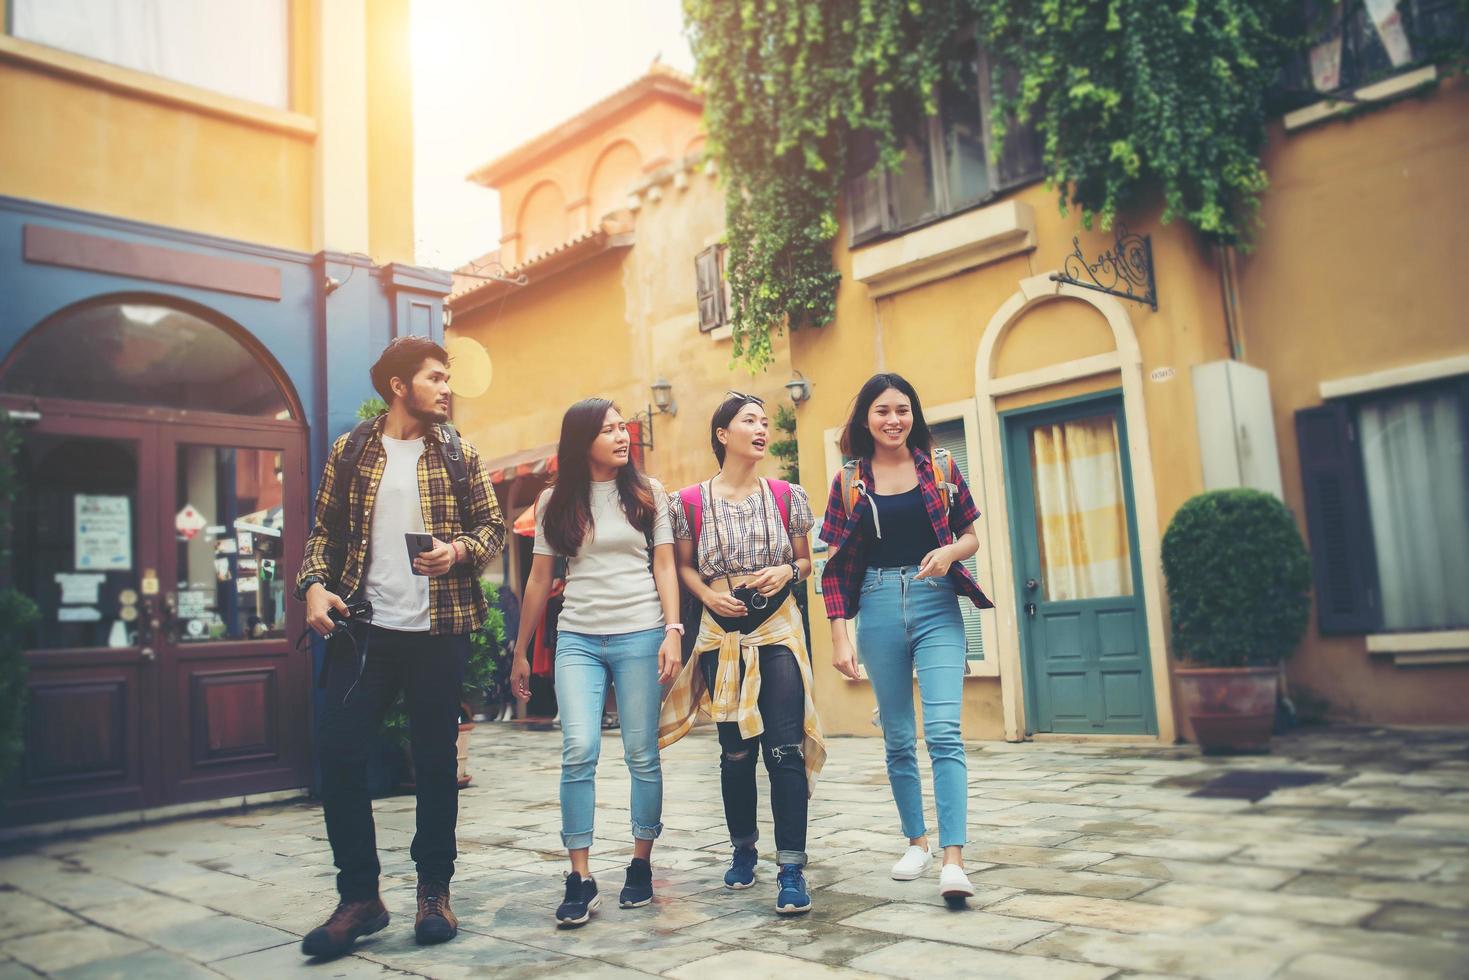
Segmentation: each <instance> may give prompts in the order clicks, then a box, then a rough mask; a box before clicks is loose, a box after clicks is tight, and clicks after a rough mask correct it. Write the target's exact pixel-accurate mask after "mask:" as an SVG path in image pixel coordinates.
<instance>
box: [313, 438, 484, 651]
mask: <svg viewBox="0 0 1469 980" xmlns="http://www.w3.org/2000/svg"><path fill="white" fill-rule="evenodd" d="M385 418H386V416H379V418H378V420H377V424H376V425H374V426H373V429H372V434H371V435H370V436H369V437H368V440H367V443H366V444H365V445H364V446H363V447H362V455H361V457H360V458H359V459H358V460H357V472H356V474H355V478H354V479H353V480H352V483H351V486H350V487H348V488H347V499H346V500H343V499H342V498H341V495H340V494H339V493H338V488H337V462H338V460H339V459H340V458H341V455H342V447H343V446H345V445H346V444H347V435H345V434H344V435H342V436H341V437H340V438H338V439H337V441H336V443H335V444H333V446H332V451H331V453H329V454H328V456H327V460H326V469H325V470H323V471H322V474H321V486H320V487H318V488H317V491H316V523H315V524H314V525H312V528H311V536H310V537H309V538H307V539H306V557H305V559H304V560H303V561H302V562H301V571H300V572H298V573H297V575H296V597H297V598H298V599H299V598H302V597H303V596H304V594H305V592H306V587H307V586H306V581H307V580H308V579H311V578H317V579H321V580H322V581H323V583H324V584H325V585H326V587H327V588H328V589H331V590H332V591H333V592H335V593H337V594H338V595H340V596H342V597H343V598H347V597H349V596H351V595H352V594H354V593H355V592H357V591H358V589H359V588H360V587H361V585H362V580H363V576H364V574H365V571H366V565H367V550H368V542H369V541H371V540H372V508H373V504H374V503H375V502H376V501H377V489H378V486H379V485H380V484H381V483H382V479H383V470H384V469H386V467H387V461H388V457H387V454H386V453H385V452H384V451H383V441H382V431H383V421H384V419H385ZM437 431H438V430H437V429H435V428H430V429H429V431H428V433H427V434H426V435H425V436H424V452H423V455H422V456H420V457H419V460H418V499H419V502H420V505H421V506H422V508H423V526H424V530H426V531H427V532H428V533H429V534H432V535H433V536H434V537H436V538H438V539H439V540H440V541H458V542H460V543H462V544H463V545H464V548H465V551H466V552H467V553H468V556H469V557H468V561H466V562H464V563H463V564H459V565H455V566H454V567H453V568H451V569H450V570H449V572H448V573H447V574H444V575H440V576H437V577H436V578H431V579H429V583H428V608H429V632H430V633H433V634H436V635H455V634H461V633H472V632H474V631H475V630H476V629H478V628H479V627H480V626H481V625H482V624H483V623H484V621H485V616H486V614H487V613H488V606H487V604H486V602H485V597H484V592H483V591H482V590H481V589H480V585H479V573H480V570H481V569H483V568H484V567H485V566H486V565H488V564H489V562H490V559H491V558H494V557H495V556H496V555H498V554H499V553H500V549H501V548H502V547H504V545H505V520H504V518H503V517H501V515H500V504H499V501H498V500H496V499H495V491H494V489H493V488H492V487H491V486H490V481H489V479H488V477H486V476H485V471H484V467H483V466H481V465H480V458H479V453H478V452H476V451H475V449H474V447H473V446H471V445H469V444H468V443H467V442H461V443H460V445H461V448H462V450H463V452H464V462H465V465H466V466H468V467H469V501H468V503H469V511H470V513H469V515H468V516H467V517H465V518H461V515H460V514H459V505H458V503H457V502H456V501H455V499H454V486H453V484H452V483H451V482H450V480H449V471H448V469H447V468H446V467H445V466H444V460H443V457H442V456H441V455H440V454H439V448H438V438H437Z"/></svg>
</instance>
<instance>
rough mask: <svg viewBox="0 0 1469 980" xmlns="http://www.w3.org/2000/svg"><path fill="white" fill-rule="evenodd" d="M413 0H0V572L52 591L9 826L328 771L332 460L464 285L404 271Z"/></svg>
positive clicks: (286, 784) (33, 670)
mask: <svg viewBox="0 0 1469 980" xmlns="http://www.w3.org/2000/svg"><path fill="white" fill-rule="evenodd" d="M408 8H409V4H408V2H407V0H381V2H379V0H374V2H372V3H366V2H363V0H263V2H260V3H251V4H240V5H235V7H234V8H233V9H232V10H231V11H230V12H228V13H227V14H222V13H219V11H218V10H216V8H210V9H211V10H215V13H216V14H219V15H218V16H215V15H213V14H211V15H209V16H204V15H203V14H202V13H201V8H199V7H198V6H197V5H191V4H188V3H163V4H160V5H158V11H157V13H158V16H157V17H153V18H149V19H146V20H145V19H142V18H138V17H134V16H133V15H131V14H129V13H127V12H126V11H124V9H123V7H121V6H116V5H114V6H113V7H110V8H108V11H115V13H107V14H105V15H99V14H98V13H97V11H96V9H95V5H91V4H85V3H81V2H68V0H60V2H50V0H47V2H41V0H5V2H4V3H3V4H0V13H3V14H4V17H3V23H4V24H5V25H6V33H4V34H0V143H3V145H4V146H5V147H6V151H5V153H4V154H0V195H3V196H0V292H3V294H4V295H5V296H6V303H5V304H4V310H3V312H0V407H3V409H4V410H5V411H6V413H7V416H8V418H9V420H10V422H11V424H12V425H15V426H18V427H19V429H20V432H21V437H22V442H21V448H20V451H19V453H18V454H17V455H16V457H15V459H14V462H15V465H16V466H17V468H18V471H19V474H18V475H19V477H20V481H21V486H20V490H19V494H18V497H17V499H16V501H15V507H14V517H15V530H14V534H13V541H12V549H13V550H12V554H11V556H10V558H9V561H8V563H7V567H5V568H4V569H3V574H4V577H5V581H4V582H3V583H0V584H7V585H11V586H13V587H15V588H18V589H19V590H21V591H22V592H24V593H26V594H27V595H30V596H31V597H32V598H34V599H35V600H36V601H37V603H38V604H39V606H40V608H41V612H42V621H41V623H40V624H39V625H38V626H37V627H36V628H35V629H34V630H33V631H32V632H31V635H30V636H29V637H28V638H27V640H26V646H27V653H26V658H27V661H28V667H29V682H28V683H29V697H28V704H27V708H26V712H27V713H26V718H27V722H26V751H25V757H24V760H23V762H22V763H21V766H20V769H19V771H18V772H17V773H15V774H14V775H13V776H12V777H11V779H10V781H9V783H8V785H7V786H6V787H5V789H4V792H3V793H0V823H4V824H12V825H13V824H28V823H35V822H39V821H54V820H58V819H61V818H66V819H68V820H71V819H76V818H87V817H92V816H94V815H108V814H113V815H115V814H118V813H125V814H133V815H136V814H137V813H138V812H146V813H154V814H158V813H169V812H177V811H178V810H179V808H187V807H190V806H195V805H198V804H199V803H200V801H211V800H218V799H221V798H231V799H235V800H238V799H239V798H241V797H256V796H258V795H259V794H269V793H279V792H299V791H300V790H301V789H302V788H303V787H307V786H309V785H310V783H311V748H310V747H311V728H310V717H311V691H312V681H313V677H314V670H313V667H314V664H313V662H312V654H311V652H310V651H309V649H306V648H298V645H297V639H298V637H299V636H300V634H301V633H302V630H303V628H304V617H303V613H302V610H301V607H300V605H299V604H298V603H295V602H293V601H290V600H289V599H288V593H289V587H288V583H290V582H291V581H292V580H293V579H294V576H295V569H296V564H297V562H299V560H300V557H301V552H302V547H303V543H304V540H305V535H306V533H307V524H308V521H309V519H310V501H311V494H312V489H313V483H314V481H315V479H316V478H317V475H318V474H319V472H320V467H321V464H322V462H323V460H324V456H325V452H326V449H327V447H328V446H329V444H330V440H331V439H332V438H333V437H334V436H335V435H336V434H338V433H340V432H342V431H344V430H345V429H346V428H348V427H349V425H350V424H351V422H352V420H353V418H354V415H355V412H356V409H357V407H358V405H360V404H361V402H362V401H363V399H364V398H366V397H368V396H370V395H371V394H372V391H371V387H370V385H369V382H368V379H367V368H368V366H369V365H370V364H371V362H372V360H373V358H374V356H375V352H376V351H378V350H379V349H381V347H382V346H383V345H384V344H386V343H387V341H388V340H390V339H391V338H392V337H394V336H396V335H398V334H404V333H416V334H426V335H430V336H437V337H440V338H442V336H443V313H442V307H443V297H444V295H445V294H447V292H448V291H449V288H450V278H449V276H448V275H447V274H446V273H440V272H435V271H431V270H424V269H419V268H417V267H415V266H414V265H412V255H413V222H412V208H411V200H412V188H411V181H412V119H411V112H410V106H411V85H410V73H409V66H408V48H407V39H408V32H409V25H408ZM98 16H102V17H103V19H104V20H105V19H106V17H108V16H112V17H115V18H116V20H115V22H113V21H107V22H105V23H98V22H97V17H98Z"/></svg>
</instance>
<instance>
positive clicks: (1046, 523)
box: [1030, 415, 1132, 602]
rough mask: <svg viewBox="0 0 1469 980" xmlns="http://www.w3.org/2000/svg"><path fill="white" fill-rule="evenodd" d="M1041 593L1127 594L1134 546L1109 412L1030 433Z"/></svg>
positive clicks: (1055, 596)
mask: <svg viewBox="0 0 1469 980" xmlns="http://www.w3.org/2000/svg"><path fill="white" fill-rule="evenodd" d="M1030 464H1031V478H1032V480H1033V481H1034V483H1035V523H1036V536H1037V538H1038V539H1039V541H1040V551H1041V577H1042V579H1043V580H1044V582H1045V598H1046V599H1048V600H1050V601H1052V602H1057V601H1066V600H1071V599H1099V598H1104V597H1107V596H1124V595H1132V549H1131V547H1130V544H1129V541H1128V536H1127V503H1126V496H1125V494H1124V493H1123V485H1122V454H1121V451H1120V446H1119V445H1118V440H1117V422H1116V420H1115V419H1114V418H1113V417H1112V416H1111V415H1099V416H1095V417H1093V418H1086V419H1076V420H1074V421H1070V422H1058V423H1056V424H1053V425H1038V426H1036V427H1035V428H1034V429H1032V430H1031V432H1030Z"/></svg>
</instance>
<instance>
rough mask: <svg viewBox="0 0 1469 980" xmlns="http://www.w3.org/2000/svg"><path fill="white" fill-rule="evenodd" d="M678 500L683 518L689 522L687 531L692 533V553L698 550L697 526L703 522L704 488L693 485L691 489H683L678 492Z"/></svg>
mask: <svg viewBox="0 0 1469 980" xmlns="http://www.w3.org/2000/svg"><path fill="white" fill-rule="evenodd" d="M678 499H679V500H680V501H681V502H682V503H683V516H684V517H685V519H687V520H688V522H689V530H690V531H691V532H692V533H693V538H694V551H695V552H697V551H698V550H699V526H700V525H701V524H702V523H703V520H704V488H703V487H702V486H700V485H699V484H697V483H695V484H694V485H693V486H691V487H684V488H683V489H682V490H680V491H679V492H678Z"/></svg>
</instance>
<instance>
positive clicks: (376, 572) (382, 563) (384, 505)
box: [367, 436, 429, 632]
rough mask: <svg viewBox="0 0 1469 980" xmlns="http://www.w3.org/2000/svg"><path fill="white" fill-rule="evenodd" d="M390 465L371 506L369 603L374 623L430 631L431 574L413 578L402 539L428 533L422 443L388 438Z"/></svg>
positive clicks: (385, 440)
mask: <svg viewBox="0 0 1469 980" xmlns="http://www.w3.org/2000/svg"><path fill="white" fill-rule="evenodd" d="M383 452H384V453H386V454H387V457H388V459H387V465H386V466H385V467H384V468H383V479H382V482H381V483H380V484H378V488H377V499H376V500H374V501H373V504H372V542H371V547H370V549H369V550H368V552H367V601H368V602H371V603H372V622H373V625H374V626H381V627H383V628H384V629H390V630H403V631H405V632H427V631H428V628H429V618H428V576H427V575H414V574H413V565H412V563H411V562H410V561H409V560H408V545H407V544H406V543H405V542H404V540H403V535H405V534H407V533H409V532H414V533H417V534H422V533H424V526H423V502H422V500H420V499H419V496H418V459H419V457H420V456H422V455H423V440H422V439H393V438H390V437H388V436H383Z"/></svg>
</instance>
